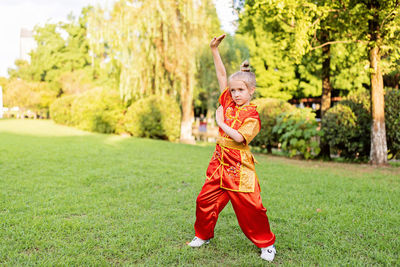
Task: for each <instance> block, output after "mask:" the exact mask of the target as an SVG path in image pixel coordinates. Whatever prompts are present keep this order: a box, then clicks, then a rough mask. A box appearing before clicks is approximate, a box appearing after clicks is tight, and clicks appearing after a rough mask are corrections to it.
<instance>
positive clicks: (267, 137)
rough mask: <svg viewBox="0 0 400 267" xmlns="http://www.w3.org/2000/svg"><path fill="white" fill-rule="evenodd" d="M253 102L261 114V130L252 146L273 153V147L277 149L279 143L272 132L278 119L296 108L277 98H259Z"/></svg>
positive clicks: (276, 136)
mask: <svg viewBox="0 0 400 267" xmlns="http://www.w3.org/2000/svg"><path fill="white" fill-rule="evenodd" d="M252 102H253V103H254V104H255V105H257V111H258V113H259V114H260V120H261V130H260V132H259V133H258V135H257V136H256V137H255V138H254V139H253V141H251V145H252V146H257V147H259V148H261V150H263V151H267V152H268V153H271V152H272V147H277V146H278V143H279V136H278V135H277V134H276V133H273V131H272V129H273V128H274V126H275V125H276V120H277V117H278V116H279V115H280V114H281V113H283V112H287V111H292V110H294V109H295V107H294V106H292V105H290V104H289V103H288V102H286V101H283V100H280V99H275V98H259V99H256V100H254V101H252Z"/></svg>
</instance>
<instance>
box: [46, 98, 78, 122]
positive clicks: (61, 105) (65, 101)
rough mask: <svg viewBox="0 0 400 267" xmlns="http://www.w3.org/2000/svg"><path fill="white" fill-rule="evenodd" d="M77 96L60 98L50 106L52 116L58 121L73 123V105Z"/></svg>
mask: <svg viewBox="0 0 400 267" xmlns="http://www.w3.org/2000/svg"><path fill="white" fill-rule="evenodd" d="M75 98H76V96H74V95H68V96H63V97H60V98H58V99H57V100H56V101H54V102H53V103H52V104H51V106H50V118H52V119H53V121H55V122H56V123H59V124H63V125H72V117H71V106H72V103H73V102H74V100H75Z"/></svg>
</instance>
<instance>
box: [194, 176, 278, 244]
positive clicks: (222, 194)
mask: <svg viewBox="0 0 400 267" xmlns="http://www.w3.org/2000/svg"><path fill="white" fill-rule="evenodd" d="M229 200H230V201H231V202H232V206H233V209H234V211H235V213H236V217H237V219H238V222H239V226H240V228H241V229H242V231H243V233H244V234H245V235H246V236H247V238H248V239H250V240H251V242H253V243H254V244H255V245H256V246H257V247H259V248H263V247H268V246H270V245H272V244H274V242H275V235H274V234H273V233H272V232H271V230H270V227H269V222H268V217H267V214H266V212H267V210H266V209H265V208H264V206H263V205H262V202H261V196H260V186H259V184H258V183H257V184H256V186H255V189H254V192H252V193H241V192H234V191H229V190H225V189H222V188H220V179H218V178H216V179H213V178H212V179H210V180H208V179H207V180H206V182H205V183H204V185H203V188H202V189H201V192H200V194H199V196H198V197H197V200H196V222H195V224H194V229H195V233H196V236H197V237H199V238H201V239H204V240H206V239H210V238H213V237H214V228H215V225H216V223H217V220H218V215H219V213H220V212H221V211H222V210H223V209H224V207H225V206H226V204H228V202H229Z"/></svg>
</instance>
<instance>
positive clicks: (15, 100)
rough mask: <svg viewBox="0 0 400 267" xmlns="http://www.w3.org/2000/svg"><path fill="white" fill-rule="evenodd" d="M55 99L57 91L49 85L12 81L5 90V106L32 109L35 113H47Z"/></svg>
mask: <svg viewBox="0 0 400 267" xmlns="http://www.w3.org/2000/svg"><path fill="white" fill-rule="evenodd" d="M55 98H56V93H55V91H53V90H51V89H50V87H49V86H48V84H47V83H44V82H28V81H24V80H17V79H12V80H10V81H9V82H8V83H7V85H6V88H5V93H4V105H5V106H8V107H20V108H21V109H30V110H32V111H33V112H41V111H42V112H43V111H44V112H47V111H48V109H49V105H50V103H51V102H52V101H54V99H55Z"/></svg>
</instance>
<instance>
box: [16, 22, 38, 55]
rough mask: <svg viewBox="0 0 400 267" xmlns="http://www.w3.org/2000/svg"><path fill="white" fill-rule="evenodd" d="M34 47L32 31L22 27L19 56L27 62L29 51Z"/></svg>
mask: <svg viewBox="0 0 400 267" xmlns="http://www.w3.org/2000/svg"><path fill="white" fill-rule="evenodd" d="M35 48H36V42H35V39H34V38H33V32H32V31H30V30H28V29H25V28H22V29H21V34H20V42H19V58H20V59H23V60H26V61H28V62H29V61H30V59H31V57H30V55H29V53H30V52H31V51H32V50H33V49H35Z"/></svg>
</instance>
